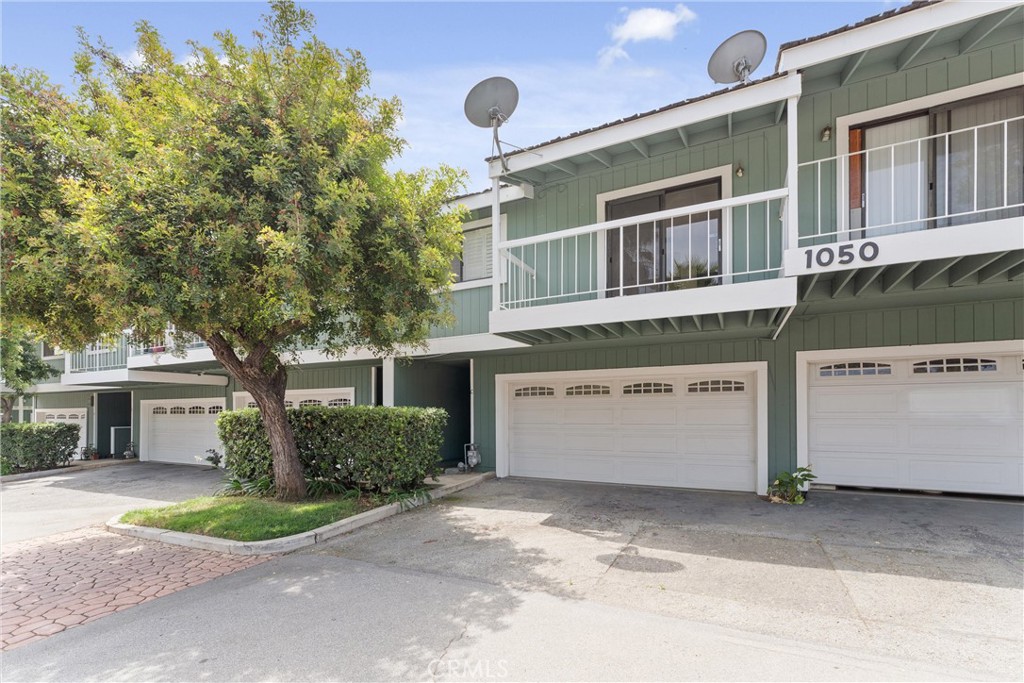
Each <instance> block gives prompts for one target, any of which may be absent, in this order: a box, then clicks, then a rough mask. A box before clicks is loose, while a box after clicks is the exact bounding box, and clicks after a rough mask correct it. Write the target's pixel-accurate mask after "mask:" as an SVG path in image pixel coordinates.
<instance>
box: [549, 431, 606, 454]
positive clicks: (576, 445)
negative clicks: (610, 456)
mask: <svg viewBox="0 0 1024 683" xmlns="http://www.w3.org/2000/svg"><path fill="white" fill-rule="evenodd" d="M560 436H561V438H560V439H559V442H560V443H561V444H562V450H565V451H584V452H586V451H594V452H598V453H601V452H608V453H614V452H615V451H616V450H617V448H616V442H617V441H618V439H617V438H616V435H615V434H602V433H600V432H597V433H595V432H579V431H566V432H563V433H562V434H561V435H560Z"/></svg>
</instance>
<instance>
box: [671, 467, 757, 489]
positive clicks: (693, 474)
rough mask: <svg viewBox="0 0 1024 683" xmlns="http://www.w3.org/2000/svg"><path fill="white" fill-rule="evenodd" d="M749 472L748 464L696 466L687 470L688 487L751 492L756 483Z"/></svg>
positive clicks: (750, 470)
mask: <svg viewBox="0 0 1024 683" xmlns="http://www.w3.org/2000/svg"><path fill="white" fill-rule="evenodd" d="M751 472H752V469H751V467H750V463H737V464H735V465H732V466H730V465H728V464H726V463H719V464H717V465H711V464H696V465H691V466H690V467H688V468H687V475H688V478H689V485H690V486H694V487H696V488H702V489H718V490H722V491H750V490H752V489H753V488H754V486H755V484H756V482H755V481H754V477H753V476H752V475H751Z"/></svg>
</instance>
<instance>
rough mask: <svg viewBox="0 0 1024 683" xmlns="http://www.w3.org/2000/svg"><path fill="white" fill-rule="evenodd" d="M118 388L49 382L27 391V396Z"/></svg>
mask: <svg viewBox="0 0 1024 683" xmlns="http://www.w3.org/2000/svg"><path fill="white" fill-rule="evenodd" d="M120 388H121V387H111V386H93V385H88V384H75V385H71V386H69V385H67V384H57V383H56V382H51V383H47V384H37V385H36V386H34V387H32V389H31V390H30V391H28V392H27V393H29V394H69V393H75V392H78V391H106V390H108V389H120Z"/></svg>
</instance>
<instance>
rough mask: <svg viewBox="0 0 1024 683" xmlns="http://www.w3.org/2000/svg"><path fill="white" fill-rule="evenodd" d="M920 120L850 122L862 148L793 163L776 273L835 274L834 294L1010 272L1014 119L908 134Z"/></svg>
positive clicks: (1020, 200) (1016, 145) (1017, 140)
mask: <svg viewBox="0 0 1024 683" xmlns="http://www.w3.org/2000/svg"><path fill="white" fill-rule="evenodd" d="M988 108H989V109H991V107H988ZM1018 108H1019V105H1018ZM927 119H928V117H927V116H916V117H911V118H909V119H902V120H900V121H897V122H894V123H887V124H881V125H876V126H873V127H872V128H869V129H867V130H864V131H859V130H851V134H850V141H851V143H853V144H860V145H862V146H863V147H864V149H855V150H853V151H848V152H846V153H843V154H839V155H836V156H833V157H831V158H827V159H821V160H816V161H811V162H807V163H803V164H800V166H799V189H798V192H799V194H798V196H799V202H800V211H799V217H800V220H799V230H798V231H797V234H796V235H795V236H791V239H790V244H791V247H790V248H789V249H788V250H787V252H786V257H785V272H786V274H787V275H805V274H806V275H812V276H818V275H822V274H827V273H834V272H840V271H842V272H844V274H843V275H841V276H839V277H835V276H833V277H832V282H833V287H832V296H835V295H836V294H837V293H838V290H841V289H842V288H843V287H845V286H846V285H850V287H851V290H858V291H859V290H863V289H866V288H867V287H868V286H870V285H872V284H874V285H875V286H881V287H882V289H883V291H889V290H891V289H893V288H895V287H897V286H898V285H901V284H902V286H904V287H911V288H913V289H920V288H922V287H925V286H953V285H958V284H964V283H982V284H984V283H989V282H997V281H1006V280H1007V279H1009V278H1013V277H1017V276H1018V275H1020V274H1021V264H1022V263H1024V252H1022V251H1021V250H1022V249H1024V230H1022V227H1024V223H1022V221H1021V216H1022V215H1024V175H1022V148H1024V116H1012V117H1007V118H999V119H998V120H995V121H990V122H986V123H981V124H979V125H970V126H963V127H958V128H956V129H955V130H950V131H947V132H942V133H936V134H931V135H913V134H912V131H915V130H917V131H922V130H925V129H926V128H927V126H928V121H927ZM881 141H886V142H885V143H884V144H881ZM851 146H852V145H851ZM879 282H880V283H881V285H878V284H877V283H879ZM840 283H842V285H840Z"/></svg>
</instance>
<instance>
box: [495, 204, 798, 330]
mask: <svg viewBox="0 0 1024 683" xmlns="http://www.w3.org/2000/svg"><path fill="white" fill-rule="evenodd" d="M787 195H788V193H787V190H786V189H785V188H782V189H776V190H771V191H767V192H759V193H755V194H749V195H744V196H740V197H733V198H729V199H723V200H716V201H711V202H701V203H698V204H691V205H688V206H684V207H681V208H674V209H668V210H662V211H657V212H652V213H645V214H640V215H634V216H629V217H627V218H621V219H617V220H610V221H605V222H602V223H596V224H593V225H585V226H581V227H576V228H570V229H566V230H560V231H557V232H552V233H546V234H542V235H537V236H533V237H525V238H522V239H514V240H507V241H504V242H502V243H501V244H500V245H499V254H500V262H499V267H500V282H501V284H500V291H499V299H498V308H497V310H495V311H492V312H491V316H490V331H491V332H492V333H494V334H499V335H502V336H505V337H508V338H511V339H516V340H518V341H522V342H526V343H529V344H539V343H548V342H559V341H561V342H567V341H583V340H592V339H615V338H624V337H641V336H649V335H660V334H672V333H686V332H711V331H718V332H726V333H734V334H736V333H738V334H744V333H747V332H752V333H753V332H761V331H763V330H765V329H771V328H772V327H773V325H776V324H777V323H778V321H779V319H780V317H781V315H782V314H783V311H784V310H785V309H786V308H787V307H789V306H792V305H793V304H794V303H795V300H796V295H795V292H796V288H795V284H794V283H793V282H789V281H786V280H784V279H780V277H779V275H780V270H781V265H782V239H783V234H784V225H783V218H784V215H785V204H786V199H787Z"/></svg>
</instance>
